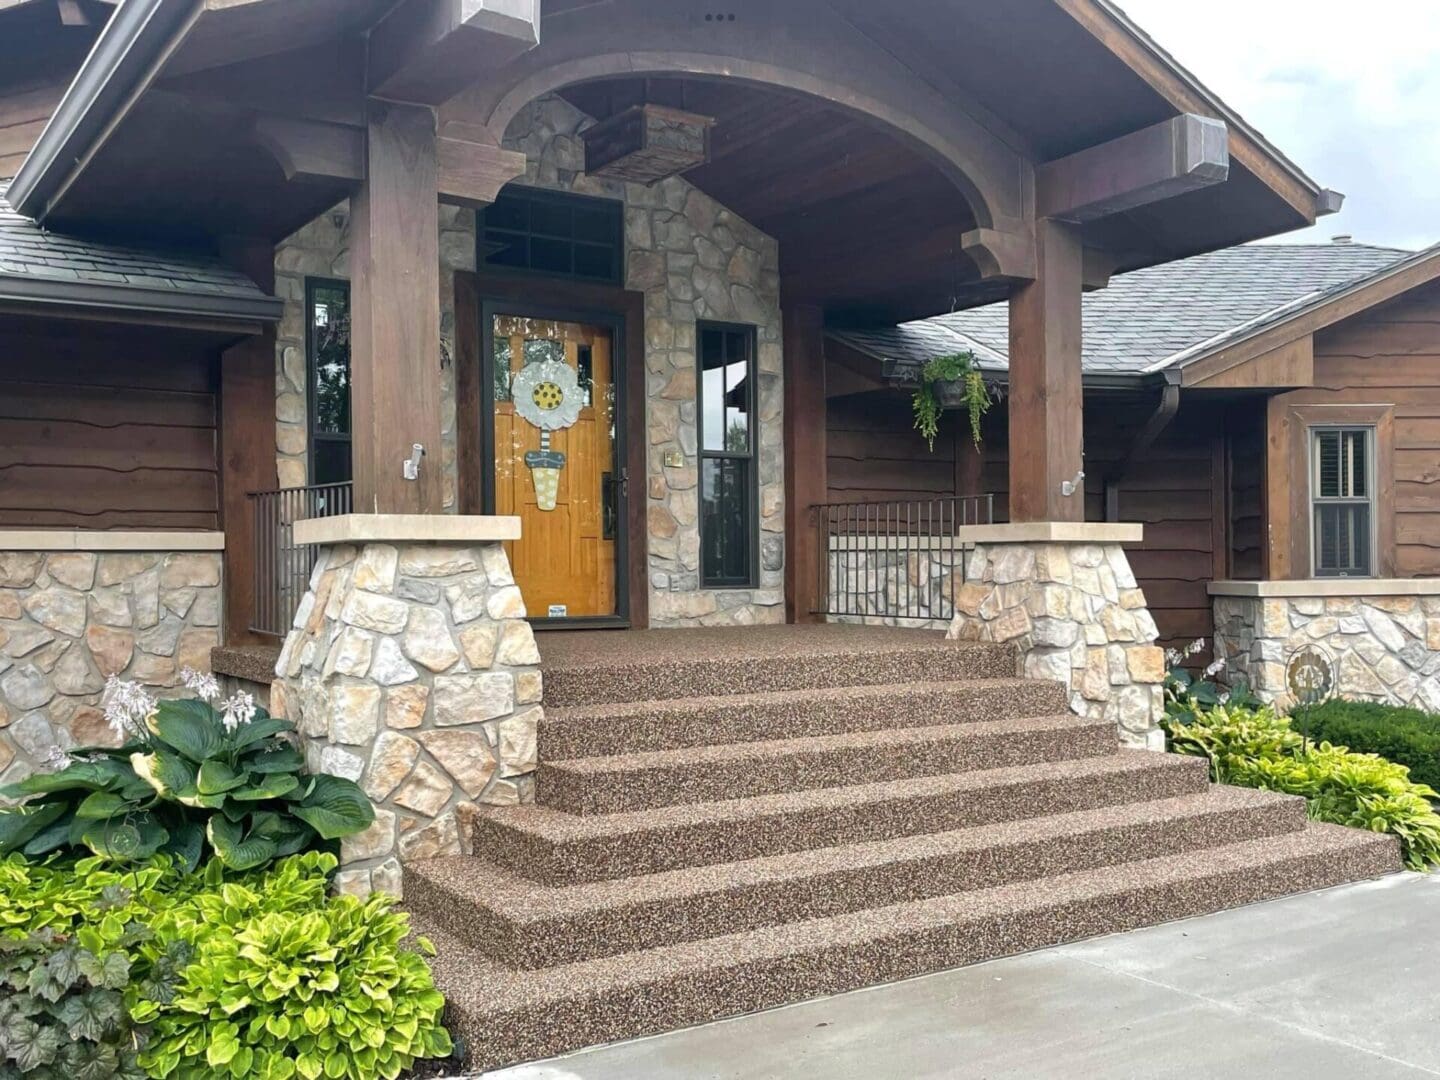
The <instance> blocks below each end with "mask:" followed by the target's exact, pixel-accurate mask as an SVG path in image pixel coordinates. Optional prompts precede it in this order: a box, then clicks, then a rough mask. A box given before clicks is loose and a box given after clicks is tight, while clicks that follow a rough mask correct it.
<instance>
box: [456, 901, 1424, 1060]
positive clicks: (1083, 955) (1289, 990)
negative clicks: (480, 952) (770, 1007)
mask: <svg viewBox="0 0 1440 1080" xmlns="http://www.w3.org/2000/svg"><path fill="white" fill-rule="evenodd" d="M1434 1076H1440V877H1433V876H1432V877H1426V876H1422V875H1418V874H1397V875H1394V876H1392V877H1389V878H1384V879H1382V880H1379V881H1372V882H1364V883H1361V884H1358V885H1347V886H1344V887H1342V888H1338V889H1330V890H1328V891H1325V892H1319V893H1311V894H1308V895H1305V896H1298V897H1292V898H1290V899H1287V900H1277V901H1274V902H1271V903H1266V904H1257V905H1254V906H1252V907H1247V908H1241V909H1238V910H1235V911H1228V912H1223V913H1221V914H1219V915H1210V916H1206V917H1204V918H1199V919H1191V920H1187V921H1185V922H1178V923H1170V924H1168V925H1166V926H1159V927H1155V928H1152V929H1148V930H1139V931H1135V932H1134V933H1129V934H1121V935H1116V936H1114V937H1108V938H1100V939H1097V940H1094V941H1088V942H1082V943H1079V944H1076V945H1066V946H1061V947H1059V948H1055V949H1047V950H1045V951H1043V952H1038V953H1031V954H1029V955H1026V956H1018V957H1013V958H1011V959H1008V960H997V961H994V962H992V963H988V964H979V965H976V966H974V967H968V968H959V969H956V970H953V971H948V972H943V973H941V974H938V975H929V976H925V977H923V978H918V979H911V980H909V981H907V982H903V983H896V984H892V985H890V986H883V987H876V988H873V989H869V990H860V991H856V992H855V993H851V994H842V995H839V996H837V997H832V998H824V999H820V1000H817V1001H810V1002H806V1003H804V1004H800V1005H794V1006H790V1007H788V1008H783V1009H776V1010H774V1011H772V1012H766V1013H759V1014H756V1015H752V1016H744V1017H739V1018H736V1019H734V1020H727V1021H722V1022H720V1023H716V1024H710V1025H708V1026H705V1027H700V1028H691V1029H689V1030H686V1031H679V1032H674V1033H672V1034H669V1035H662V1036H657V1037H655V1038H651V1039H642V1040H639V1041H637V1042H631V1043H623V1044H619V1045H615V1046H608V1047H602V1048H599V1049H596V1050H589V1051H584V1052H582V1053H578V1054H573V1055H570V1056H569V1057H565V1058H559V1059H556V1060H553V1061H548V1062H539V1063H536V1064H532V1065H524V1066H519V1067H516V1068H511V1069H506V1070H500V1071H497V1072H492V1073H488V1074H486V1076H485V1080H702V1078H703V1080H769V1078H773V1077H803V1078H806V1080H811V1078H814V1080H930V1078H937V1080H938V1078H941V1077H943V1078H946V1080H951V1078H966V1080H968V1078H976V1080H981V1078H983V1080H1000V1078H1006V1077H1016V1078H1021V1077H1023V1078H1027V1080H1033V1078H1036V1077H1057V1078H1059V1077H1063V1078H1065V1080H1122V1078H1123V1080H1142V1078H1143V1080H1165V1078H1170V1077H1174V1078H1177V1080H1178V1078H1182V1077H1183V1078H1185V1080H1204V1078H1209V1077H1245V1078H1265V1080H1289V1078H1294V1080H1328V1078H1332V1077H1333V1078H1336V1080H1361V1078H1363V1080H1391V1078H1394V1080H1402V1078H1404V1080H1413V1078H1418V1077H1434Z"/></svg>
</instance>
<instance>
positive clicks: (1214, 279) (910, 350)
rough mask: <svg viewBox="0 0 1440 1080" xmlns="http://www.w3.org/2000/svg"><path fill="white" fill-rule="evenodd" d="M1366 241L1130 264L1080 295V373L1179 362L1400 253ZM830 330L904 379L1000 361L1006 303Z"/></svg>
mask: <svg viewBox="0 0 1440 1080" xmlns="http://www.w3.org/2000/svg"><path fill="white" fill-rule="evenodd" d="M1410 255H1411V253H1410V252H1407V251H1402V250H1400V249H1398V248H1387V247H1375V246H1373V245H1370V244H1352V243H1343V244H1251V245H1246V246H1242V247H1233V248H1226V249H1225V250H1223V251H1214V252H1210V253H1209V254H1206V255H1197V256H1195V257H1194V258H1190V259H1181V260H1179V261H1177V262H1172V263H1165V264H1164V265H1161V266H1153V267H1150V268H1148V269H1145V270H1136V271H1134V272H1132V273H1129V274H1124V275H1122V276H1120V277H1116V278H1113V279H1112V280H1111V282H1110V284H1109V286H1108V287H1107V288H1104V289H1101V290H1099V291H1097V292H1092V293H1087V294H1086V296H1085V302H1084V319H1085V344H1084V366H1085V371H1086V373H1087V374H1094V375H1139V374H1142V373H1145V372H1147V371H1150V370H1159V369H1160V368H1163V367H1166V366H1169V362H1179V361H1180V360H1182V359H1185V358H1186V355H1187V354H1192V353H1193V352H1194V351H1196V350H1197V347H1202V346H1204V345H1205V344H1206V343H1208V342H1211V341H1212V340H1214V339H1222V338H1226V337H1228V336H1231V335H1233V334H1234V332H1236V331H1237V330H1240V329H1242V328H1249V327H1251V326H1255V325H1261V324H1267V323H1269V322H1272V321H1277V320H1278V319H1280V318H1283V317H1284V316H1285V315H1287V314H1289V313H1290V312H1292V311H1293V310H1294V309H1296V308H1297V307H1299V306H1301V305H1302V304H1307V303H1309V302H1312V301H1314V300H1317V299H1319V298H1320V297H1322V296H1323V295H1325V294H1326V293H1328V292H1332V291H1339V290H1342V289H1344V288H1346V287H1347V286H1350V285H1353V284H1354V283H1355V282H1357V281H1360V280H1362V279H1364V278H1367V277H1370V276H1371V275H1373V274H1375V273H1377V272H1378V271H1380V270H1383V269H1384V268H1385V267H1387V266H1391V265H1393V264H1394V263H1396V262H1399V261H1401V260H1403V259H1406V258H1408V257H1410ZM831 334H832V336H833V337H835V338H837V339H838V340H840V341H843V342H845V343H846V344H849V345H852V346H854V347H855V348H857V349H860V350H861V351H863V352H866V353H869V354H871V355H873V356H876V357H878V358H880V359H882V360H885V361H889V362H890V363H889V364H888V365H887V368H888V369H889V371H888V373H889V374H891V375H892V376H899V377H904V376H906V375H907V374H910V373H912V371H913V369H914V368H915V367H918V365H920V364H922V363H924V362H925V361H926V360H928V359H930V358H931V357H934V356H941V355H945V354H947V353H954V352H962V351H966V350H970V351H973V352H974V353H975V356H976V359H977V360H978V361H979V362H980V366H981V367H983V368H988V369H990V370H992V371H1003V370H1005V369H1006V367H1007V366H1008V361H1007V356H1008V352H1009V307H1008V305H1006V304H990V305H987V306H985V307H980V308H972V309H971V310H969V311H960V312H956V313H955V314H953V315H942V316H939V317H938V318H934V319H927V320H924V321H923V322H914V323H905V324H904V325H901V326H895V327H887V328H883V329H878V330H845V331H832V332H831Z"/></svg>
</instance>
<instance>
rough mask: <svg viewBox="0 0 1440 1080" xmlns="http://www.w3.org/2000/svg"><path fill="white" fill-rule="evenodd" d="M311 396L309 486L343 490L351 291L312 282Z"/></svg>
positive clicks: (308, 299) (308, 300)
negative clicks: (331, 487)
mask: <svg viewBox="0 0 1440 1080" xmlns="http://www.w3.org/2000/svg"><path fill="white" fill-rule="evenodd" d="M305 308H306V326H307V328H308V337H309V342H308V345H309V347H308V349H307V361H308V366H309V380H310V388H309V389H310V392H309V393H308V394H307V395H306V397H307V401H308V404H309V414H310V417H309V426H310V482H311V483H312V484H341V483H346V482H348V481H349V480H350V479H351V478H352V472H351V462H350V442H351V438H350V286H349V284H348V283H346V282H344V281H323V280H318V279H313V278H312V279H310V280H309V281H307V282H306V288H305Z"/></svg>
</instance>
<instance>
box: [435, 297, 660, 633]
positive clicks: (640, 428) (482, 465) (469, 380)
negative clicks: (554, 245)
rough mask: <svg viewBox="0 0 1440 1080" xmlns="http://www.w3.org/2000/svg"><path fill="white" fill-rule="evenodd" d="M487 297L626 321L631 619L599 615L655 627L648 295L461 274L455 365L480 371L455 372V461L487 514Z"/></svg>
mask: <svg viewBox="0 0 1440 1080" xmlns="http://www.w3.org/2000/svg"><path fill="white" fill-rule="evenodd" d="M486 301H493V302H498V303H504V304H509V305H518V306H520V307H522V308H524V309H527V310H528V309H531V308H536V307H543V308H546V309H555V310H564V311H567V312H571V313H572V314H580V315H584V314H586V313H595V314H599V315H602V316H610V317H612V318H613V317H618V318H619V319H621V320H622V321H623V338H622V341H621V342H619V343H617V344H619V345H620V347H619V348H617V349H616V361H617V364H618V377H617V380H616V385H617V387H620V388H621V392H622V393H623V395H624V434H625V437H624V439H623V440H622V441H623V444H624V457H623V461H622V464H623V467H624V468H625V469H626V470H627V474H628V477H629V492H628V495H627V497H626V499H625V524H624V528H625V529H626V534H625V537H624V540H625V542H624V544H623V545H619V546H620V547H621V549H622V552H623V554H622V556H621V558H622V559H623V565H622V566H621V567H620V568H619V572H618V574H617V582H618V581H624V582H625V583H626V584H625V588H626V597H625V603H626V605H627V606H626V616H627V617H626V619H625V620H623V621H620V620H613V619H612V620H600V621H598V622H595V623H594V625H597V626H600V625H604V626H622V625H629V626H630V627H633V628H634V629H637V630H641V629H645V628H647V627H648V626H649V625H650V573H649V563H650V544H649V521H648V516H647V512H646V496H645V485H646V481H647V473H648V459H647V456H646V451H647V449H648V446H649V440H648V436H647V428H646V417H645V406H646V393H645V391H646V388H645V294H644V293H642V292H633V291H631V290H629V289H622V288H620V287H618V286H614V285H603V284H597V283H594V282H585V281H569V280H565V279H561V278H556V279H553V280H545V281H543V282H542V281H539V280H537V278H535V277H534V276H533V275H528V276H523V277H522V276H512V275H508V274H495V273H490V272H484V271H481V272H476V271H468V270H464V271H459V272H457V273H456V274H455V335H456V338H455V345H456V363H457V364H460V363H462V362H464V363H469V366H470V367H471V371H472V372H473V374H472V375H466V373H465V372H464V370H463V368H459V369H457V370H456V373H455V408H456V423H455V429H456V438H457V440H458V445H457V447H456V466H457V468H458V469H459V486H458V490H459V493H460V494H459V498H460V500H461V512H462V513H476V514H479V513H485V512H486V506H485V500H486V494H485V492H486V488H487V485H486V482H485V480H486V476H485V474H486V471H487V469H486V460H487V455H486V454H485V439H486V437H487V433H488V431H489V430H490V429H489V426H488V424H487V423H486V418H485V415H484V409H485V398H486V392H485V391H486V387H485V379H484V376H483V368H482V367H481V365H482V363H483V361H484V357H483V352H484V347H483V341H484V333H483V329H484V328H483V324H482V318H483V312H484V309H485V303H486ZM467 322H468V326H467ZM467 355H469V356H473V363H470V362H468V361H464V360H463V358H464V357H466V356H467ZM467 443H468V444H469V445H468V447H467V445H466V444H467ZM576 625H578V623H576Z"/></svg>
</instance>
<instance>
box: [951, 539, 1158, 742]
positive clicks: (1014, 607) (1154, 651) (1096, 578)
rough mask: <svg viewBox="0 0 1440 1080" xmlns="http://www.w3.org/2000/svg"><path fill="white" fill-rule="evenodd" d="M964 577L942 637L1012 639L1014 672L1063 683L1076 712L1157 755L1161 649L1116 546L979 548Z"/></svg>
mask: <svg viewBox="0 0 1440 1080" xmlns="http://www.w3.org/2000/svg"><path fill="white" fill-rule="evenodd" d="M965 577H966V581H965V584H964V585H963V586H961V588H960V591H959V593H958V595H957V597H956V601H955V606H956V609H957V610H956V613H955V619H954V621H953V623H952V624H951V626H950V630H949V636H950V637H952V638H960V639H962V640H967V641H995V642H1006V641H1008V642H1014V643H1015V645H1016V646H1017V648H1018V649H1019V652H1020V674H1021V675H1023V676H1025V677H1027V678H1034V679H1051V680H1054V681H1057V682H1062V683H1064V684H1065V685H1066V687H1067V688H1068V689H1069V691H1070V708H1071V709H1072V711H1074V712H1075V713H1076V714H1077V715H1079V716H1085V717H1091V718H1099V717H1104V718H1106V719H1109V720H1112V721H1113V722H1114V723H1115V726H1116V728H1117V729H1118V731H1119V733H1120V738H1121V741H1122V742H1124V743H1125V744H1126V745H1128V746H1134V747H1140V748H1147V749H1154V750H1161V749H1164V745H1165V743H1164V734H1163V732H1162V731H1161V730H1160V728H1159V720H1160V716H1161V713H1162V712H1163V711H1164V696H1163V691H1162V689H1161V684H1162V683H1163V682H1164V679H1165V658H1164V653H1163V652H1162V650H1161V649H1160V648H1159V647H1158V646H1156V645H1155V639H1156V637H1158V636H1159V635H1158V633H1157V631H1156V628H1155V621H1154V619H1152V618H1151V617H1150V612H1149V611H1148V610H1147V608H1146V605H1145V594H1144V592H1142V591H1141V590H1140V588H1139V587H1138V586H1137V585H1136V583H1135V575H1134V574H1133V573H1132V572H1131V570H1130V561H1129V560H1128V559H1127V558H1126V557H1125V552H1124V550H1123V549H1122V548H1121V547H1120V546H1119V545H1118V544H1075V543H1040V542H1036V543H993V544H991V543H987V544H977V545H976V546H975V550H974V551H972V552H971V554H970V557H969V559H968V561H967V563H966V570H965Z"/></svg>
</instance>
